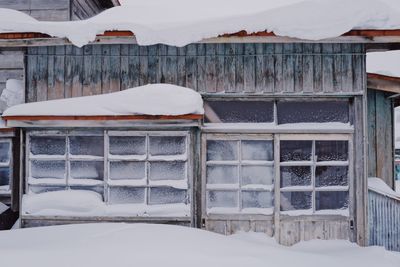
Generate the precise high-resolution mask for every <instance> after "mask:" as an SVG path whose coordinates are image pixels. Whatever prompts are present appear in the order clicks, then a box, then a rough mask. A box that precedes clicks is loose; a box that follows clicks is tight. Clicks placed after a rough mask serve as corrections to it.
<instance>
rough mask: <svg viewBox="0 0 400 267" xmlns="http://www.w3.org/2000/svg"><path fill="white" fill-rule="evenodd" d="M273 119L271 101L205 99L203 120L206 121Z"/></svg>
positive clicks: (260, 120) (260, 121) (269, 120)
mask: <svg viewBox="0 0 400 267" xmlns="http://www.w3.org/2000/svg"><path fill="white" fill-rule="evenodd" d="M273 121H274V103H273V102H271V101H240V100H232V101H207V102H206V104H205V122H208V123H255V122H257V123H269V122H273Z"/></svg>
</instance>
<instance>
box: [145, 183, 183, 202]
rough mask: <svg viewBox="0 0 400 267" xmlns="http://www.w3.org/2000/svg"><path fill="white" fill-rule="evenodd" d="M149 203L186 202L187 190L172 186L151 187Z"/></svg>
mask: <svg viewBox="0 0 400 267" xmlns="http://www.w3.org/2000/svg"><path fill="white" fill-rule="evenodd" d="M149 190H150V198H149V204H151V205H156V204H175V203H187V196H186V195H187V190H181V189H175V188H172V187H151V188H150V189H149Z"/></svg>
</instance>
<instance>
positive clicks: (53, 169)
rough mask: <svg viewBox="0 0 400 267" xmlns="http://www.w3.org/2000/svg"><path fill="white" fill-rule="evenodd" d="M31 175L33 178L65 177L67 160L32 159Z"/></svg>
mask: <svg viewBox="0 0 400 267" xmlns="http://www.w3.org/2000/svg"><path fill="white" fill-rule="evenodd" d="M31 176H32V177H33V178H38V179H40V178H58V179H63V178H65V161H63V160H44V161H39V160H32V161H31Z"/></svg>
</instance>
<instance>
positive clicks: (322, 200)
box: [315, 192, 349, 210]
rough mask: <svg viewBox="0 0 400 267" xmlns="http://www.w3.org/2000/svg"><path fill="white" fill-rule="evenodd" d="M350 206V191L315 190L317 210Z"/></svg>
mask: <svg viewBox="0 0 400 267" xmlns="http://www.w3.org/2000/svg"><path fill="white" fill-rule="evenodd" d="M348 207H349V193H348V192H315V209H316V210H337V209H346V208H348Z"/></svg>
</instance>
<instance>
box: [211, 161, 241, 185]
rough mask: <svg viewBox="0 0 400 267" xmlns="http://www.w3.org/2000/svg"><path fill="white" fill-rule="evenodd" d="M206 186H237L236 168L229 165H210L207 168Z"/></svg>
mask: <svg viewBox="0 0 400 267" xmlns="http://www.w3.org/2000/svg"><path fill="white" fill-rule="evenodd" d="M207 183H208V184H237V183H239V178H238V167H237V166H230V165H212V166H207Z"/></svg>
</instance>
